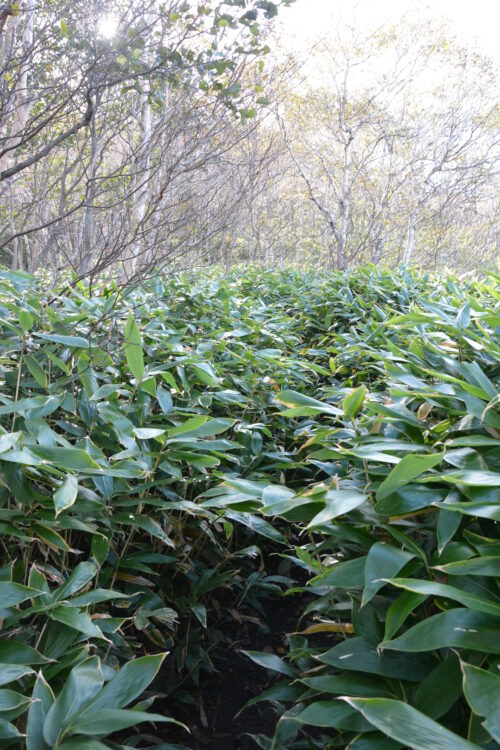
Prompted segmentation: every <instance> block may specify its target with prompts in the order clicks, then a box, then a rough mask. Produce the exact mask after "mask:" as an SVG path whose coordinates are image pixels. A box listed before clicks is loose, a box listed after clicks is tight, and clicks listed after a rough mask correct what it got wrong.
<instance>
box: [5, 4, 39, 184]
mask: <svg viewBox="0 0 500 750" xmlns="http://www.w3.org/2000/svg"><path fill="white" fill-rule="evenodd" d="M29 2H30V5H27V6H25V7H24V19H25V21H24V29H23V34H22V44H21V65H20V69H19V73H18V80H17V84H16V88H15V92H14V96H13V99H12V100H13V102H14V119H13V122H12V129H11V132H10V136H9V137H7V138H5V143H6V146H7V147H8V148H9V151H7V152H6V153H5V154H4V155H3V157H2V158H1V159H0V172H3V171H4V170H5V169H6V167H7V165H8V163H9V161H12V160H13V159H14V157H15V151H16V148H17V146H18V145H19V144H20V143H21V142H22V139H23V134H24V129H25V127H26V123H27V122H28V118H29V114H30V108H31V107H30V98H29V90H28V72H29V69H30V62H31V60H30V50H32V48H33V38H34V20H35V18H34V15H35V11H34V7H33V5H32V3H33V0H29ZM18 18H19V14H18V15H15V16H9V18H8V21H7V29H6V32H5V36H4V41H3V44H2V48H1V50H0V58H2V60H3V61H4V64H5V61H6V60H7V59H8V57H9V55H10V50H11V48H12V44H13V39H14V35H15V32H16V29H17V24H18Z"/></svg>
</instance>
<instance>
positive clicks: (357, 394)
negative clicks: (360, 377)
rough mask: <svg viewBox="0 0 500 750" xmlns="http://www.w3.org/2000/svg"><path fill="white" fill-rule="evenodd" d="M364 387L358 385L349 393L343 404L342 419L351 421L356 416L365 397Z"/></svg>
mask: <svg viewBox="0 0 500 750" xmlns="http://www.w3.org/2000/svg"><path fill="white" fill-rule="evenodd" d="M366 392H367V391H366V386H364V385H360V386H359V388H355V389H354V390H353V391H351V393H349V394H348V395H347V396H346V397H345V399H344V403H343V409H344V417H345V418H346V419H348V420H349V421H351V422H352V421H353V420H354V419H356V417H357V416H358V414H359V412H360V410H361V407H362V406H363V402H364V400H365V396H366Z"/></svg>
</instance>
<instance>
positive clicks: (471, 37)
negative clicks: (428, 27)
mask: <svg viewBox="0 0 500 750" xmlns="http://www.w3.org/2000/svg"><path fill="white" fill-rule="evenodd" d="M408 14H411V16H412V17H413V18H415V16H416V15H421V17H422V18H425V17H427V18H429V17H430V18H436V20H438V19H439V20H440V21H443V20H444V21H445V23H446V26H447V28H448V29H449V32H450V36H452V37H453V36H456V37H457V39H458V41H460V42H461V43H462V44H467V45H470V46H471V47H476V48H477V49H478V51H479V52H481V53H482V54H486V55H488V56H489V57H491V58H493V59H494V60H495V61H496V62H497V63H499V64H500V33H499V29H500V0H430V1H429V2H426V0H295V3H294V4H293V5H292V6H291V8H289V9H284V10H283V11H282V13H281V14H280V17H281V19H280V25H281V27H282V30H281V33H280V36H281V37H282V39H283V42H284V43H285V45H286V46H291V47H294V46H296V45H298V46H301V45H302V44H304V43H306V42H307V40H308V39H311V38H315V37H317V36H318V35H321V34H322V33H324V32H325V31H327V29H328V26H329V24H330V23H331V20H332V18H335V17H338V16H339V15H340V17H341V18H343V19H344V20H345V21H347V22H352V23H354V24H355V25H356V26H358V27H363V26H366V27H372V26H379V25H383V24H387V23H393V22H395V21H396V20H397V19H398V18H401V17H405V16H407V15H408Z"/></svg>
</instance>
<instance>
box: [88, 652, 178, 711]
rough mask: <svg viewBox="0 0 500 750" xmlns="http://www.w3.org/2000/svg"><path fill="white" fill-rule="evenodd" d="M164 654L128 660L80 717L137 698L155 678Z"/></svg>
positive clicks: (112, 707) (123, 704)
mask: <svg viewBox="0 0 500 750" xmlns="http://www.w3.org/2000/svg"><path fill="white" fill-rule="evenodd" d="M165 656H166V654H155V655H154V656H143V657H141V658H139V659H135V660H134V661H129V662H128V663H127V664H125V666H123V667H122V668H121V669H120V671H119V672H117V673H116V675H115V676H114V677H113V678H112V679H111V680H110V681H109V682H108V683H107V684H106V685H105V686H104V687H103V689H102V690H101V691H100V692H99V694H98V695H97V696H96V697H95V698H94V699H93V700H92V701H91V703H90V704H89V705H87V706H85V709H84V711H83V712H82V714H81V718H82V719H84V718H85V717H86V718H87V720H88V718H89V717H90V716H92V715H93V714H95V712H96V711H103V710H105V709H116V708H124V707H125V706H128V704H129V703H132V701H133V700H135V699H136V698H138V697H139V696H140V695H141V694H142V693H143V692H144V691H145V690H146V688H147V687H148V685H149V684H150V683H151V682H152V681H153V679H154V678H155V676H156V674H157V672H158V670H159V669H160V666H161V664H162V662H163V660H164V658H165Z"/></svg>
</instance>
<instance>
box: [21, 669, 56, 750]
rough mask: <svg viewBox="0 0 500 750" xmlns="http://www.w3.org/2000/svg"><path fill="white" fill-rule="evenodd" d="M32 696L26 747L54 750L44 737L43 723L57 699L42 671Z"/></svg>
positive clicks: (29, 748) (33, 749) (28, 748)
mask: <svg viewBox="0 0 500 750" xmlns="http://www.w3.org/2000/svg"><path fill="white" fill-rule="evenodd" d="M31 697H32V699H33V702H32V704H31V706H30V709H29V711H28V723H27V728H26V748H27V750H52V749H51V746H50V745H48V744H47V743H46V742H45V740H44V738H43V725H44V722H45V719H46V717H47V714H48V712H49V709H50V707H51V706H52V704H53V703H54V700H55V699H54V693H53V692H52V689H51V687H50V685H49V684H48V683H47V682H46V680H45V678H44V676H43V674H42V672H39V673H38V676H37V678H36V682H35V687H34V688H33V693H32V696H31Z"/></svg>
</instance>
